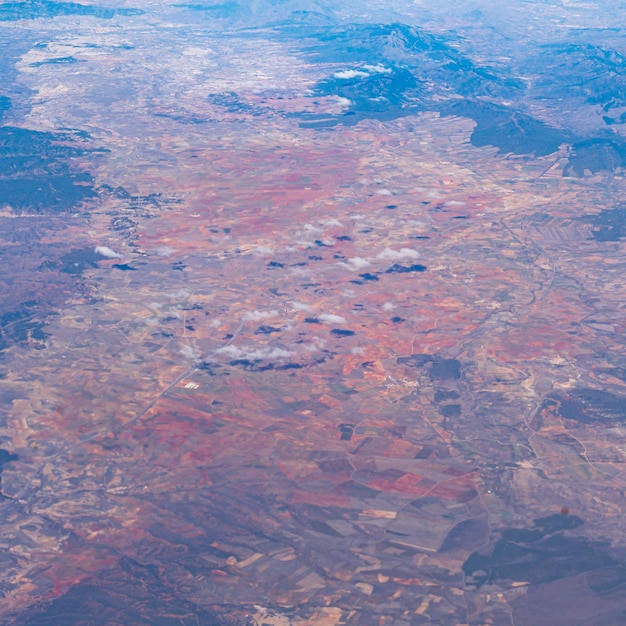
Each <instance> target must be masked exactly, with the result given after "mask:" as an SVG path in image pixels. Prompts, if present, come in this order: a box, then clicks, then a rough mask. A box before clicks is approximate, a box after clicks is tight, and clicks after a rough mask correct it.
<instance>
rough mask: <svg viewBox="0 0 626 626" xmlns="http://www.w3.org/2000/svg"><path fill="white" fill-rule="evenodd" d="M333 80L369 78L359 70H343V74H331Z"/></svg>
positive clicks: (367, 74)
mask: <svg viewBox="0 0 626 626" xmlns="http://www.w3.org/2000/svg"><path fill="white" fill-rule="evenodd" d="M333 76H334V77H335V78H344V79H349V78H367V77H368V76H369V73H368V72H361V71H359V70H344V71H343V72H335V73H334V74H333Z"/></svg>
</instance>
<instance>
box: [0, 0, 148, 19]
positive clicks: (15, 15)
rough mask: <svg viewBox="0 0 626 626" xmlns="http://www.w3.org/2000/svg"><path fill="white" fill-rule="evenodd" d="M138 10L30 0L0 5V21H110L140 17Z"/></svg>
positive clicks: (140, 12)
mask: <svg viewBox="0 0 626 626" xmlns="http://www.w3.org/2000/svg"><path fill="white" fill-rule="evenodd" d="M142 13H143V11H141V10H140V9H109V8H105V7H98V6H94V5H90V4H77V3H75V2H51V1H47V0H31V1H30V2H29V1H27V2H5V3H4V4H0V21H2V22H13V21H16V20H34V19H37V18H39V17H58V16H60V15H90V16H92V17H98V18H101V19H107V20H110V19H111V18H112V17H115V16H116V15H141V14H142Z"/></svg>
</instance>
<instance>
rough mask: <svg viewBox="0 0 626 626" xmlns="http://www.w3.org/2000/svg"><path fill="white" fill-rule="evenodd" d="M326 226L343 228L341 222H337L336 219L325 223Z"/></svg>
mask: <svg viewBox="0 0 626 626" xmlns="http://www.w3.org/2000/svg"><path fill="white" fill-rule="evenodd" d="M324 225H325V226H343V224H342V223H341V222H340V221H339V220H337V219H335V218H332V219H330V220H326V221H325V222H324Z"/></svg>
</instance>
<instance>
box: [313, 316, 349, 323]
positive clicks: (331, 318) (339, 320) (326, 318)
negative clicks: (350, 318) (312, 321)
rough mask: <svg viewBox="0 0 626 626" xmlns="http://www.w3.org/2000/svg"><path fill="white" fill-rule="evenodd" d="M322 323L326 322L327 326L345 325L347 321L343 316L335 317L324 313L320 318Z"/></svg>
mask: <svg viewBox="0 0 626 626" xmlns="http://www.w3.org/2000/svg"><path fill="white" fill-rule="evenodd" d="M318 319H319V321H320V322H326V323H327V324H345V323H346V319H345V318H344V317H341V315H334V314H333V313H322V314H321V315H319V316H318Z"/></svg>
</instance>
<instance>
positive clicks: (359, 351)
mask: <svg viewBox="0 0 626 626" xmlns="http://www.w3.org/2000/svg"><path fill="white" fill-rule="evenodd" d="M350 352H352V354H363V353H364V352H365V348H362V347H361V346H354V348H352V350H350Z"/></svg>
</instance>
